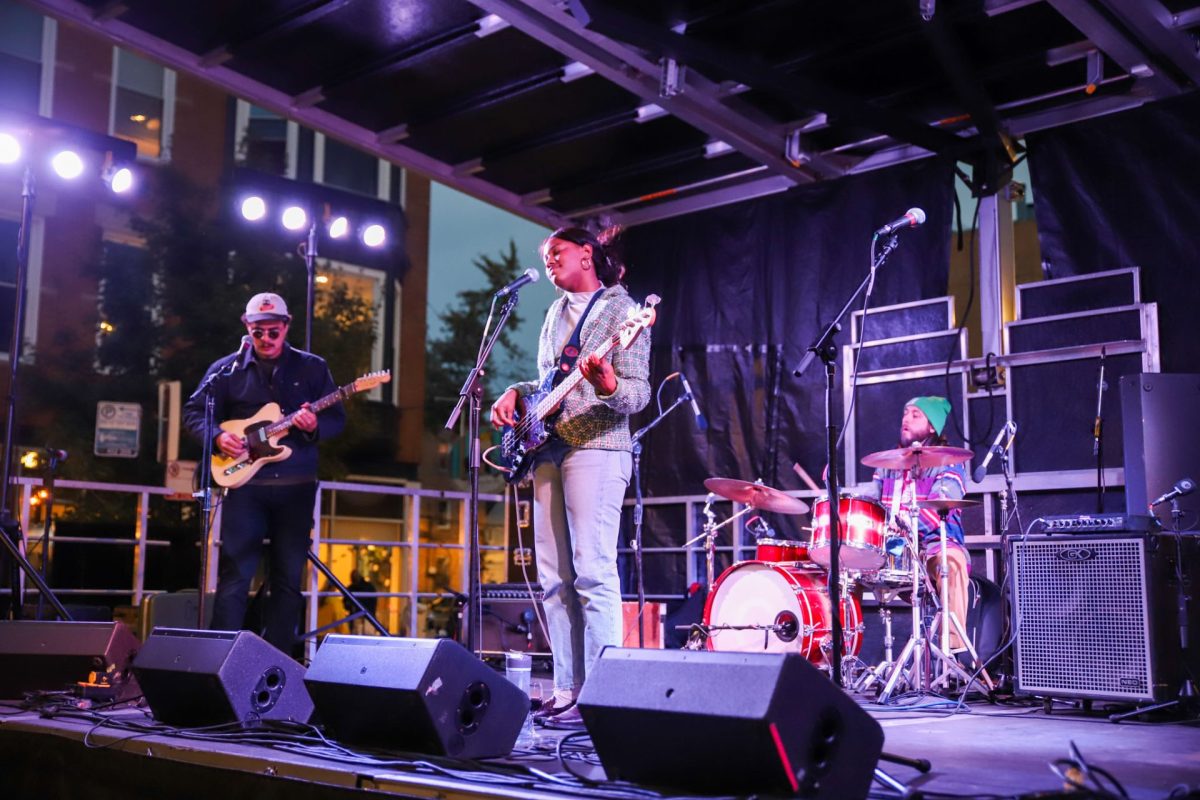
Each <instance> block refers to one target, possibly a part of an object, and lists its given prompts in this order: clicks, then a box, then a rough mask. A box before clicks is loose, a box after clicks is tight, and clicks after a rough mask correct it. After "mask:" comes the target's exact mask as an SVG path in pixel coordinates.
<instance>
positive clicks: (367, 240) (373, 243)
mask: <svg viewBox="0 0 1200 800" xmlns="http://www.w3.org/2000/svg"><path fill="white" fill-rule="evenodd" d="M386 240H387V233H386V232H385V231H384V229H383V226H382V225H380V224H379V223H376V222H373V223H371V224H370V225H368V226H366V227H365V228H363V231H362V243H363V244H365V245H366V246H367V247H383V243H384V242H385V241H386Z"/></svg>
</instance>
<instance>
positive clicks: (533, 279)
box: [496, 267, 541, 297]
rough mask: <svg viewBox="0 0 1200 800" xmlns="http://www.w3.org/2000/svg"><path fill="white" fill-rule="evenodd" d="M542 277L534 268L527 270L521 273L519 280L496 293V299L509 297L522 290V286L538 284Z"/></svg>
mask: <svg viewBox="0 0 1200 800" xmlns="http://www.w3.org/2000/svg"><path fill="white" fill-rule="evenodd" d="M540 277H541V275H540V274H539V273H538V271H537V270H536V269H534V268H533V267H530V268H529V269H527V270H525V271H524V272H522V273H521V277H519V278H517V279H516V280H515V281H512V282H511V283H509V284H508V285H507V286H505V287H504V288H503V289H501V290H500V291H498V292H496V297H508V296H509V295H510V294H512V293H513V292H515V291H517V290H518V289H520V288H521V287H522V286H524V285H525V284H527V283H537V282H538V278H540Z"/></svg>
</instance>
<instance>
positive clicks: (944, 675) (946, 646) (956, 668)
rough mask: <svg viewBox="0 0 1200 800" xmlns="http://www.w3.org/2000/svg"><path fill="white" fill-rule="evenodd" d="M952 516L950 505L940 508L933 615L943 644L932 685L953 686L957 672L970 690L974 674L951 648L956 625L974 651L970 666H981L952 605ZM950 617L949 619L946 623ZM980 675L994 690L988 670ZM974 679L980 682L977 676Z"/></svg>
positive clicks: (991, 689)
mask: <svg viewBox="0 0 1200 800" xmlns="http://www.w3.org/2000/svg"><path fill="white" fill-rule="evenodd" d="M948 516H950V510H949V509H942V510H941V511H939V512H938V520H939V522H938V543H939V544H940V545H941V552H940V553H938V578H939V579H940V580H939V583H938V586H939V589H940V591H939V593H938V594H939V595H940V600H939V602H938V612H937V614H936V615H935V616H934V618H933V627H932V631H931V632H932V633H940V634H941V639H940V640H941V648H940V649H939V648H934V653H935V654H936V655H937V657H938V661H939V663H940V664H941V671H940V674H939V675H938V677H937V678H936V679H935V680H934V681H933V684H932V685H933V686H939V685H940V686H944V687H946V688H947V689H948V688H949V687H950V676H951V675H957V676H958V677H959V679H960V680H961V681H962V682H963V692H964V693H966V692H969V691H970V690H971V684H972V683H973V681H971V674H970V673H969V672H967V671H966V670H965V669H963V667H962V664H960V663H959V661H958V659H957V658H955V657H954V655H953V653H951V652H950V626H951V625H953V626H954V630H955V632H956V633H957V634H958V638H959V640H960V641H961V642H962V643H963V644H964V645H966V648H967V652H968V653H970V654H971V667H972V668H973V669H979V666H980V663H979V654H978V653H977V652H975V645H973V644H971V639H970V637H969V636H967V632H966V630H965V629H964V628H963V624H962V621H961V620H959V618H958V615H957V614H955V613H954V610H953V609H951V608H950V562H949V554H948V552H947V551H948V550H949V547H948V538H947V536H946V518H947V517H948ZM947 620H949V623H947ZM980 679H982V684H983V686H984V687H986V689H987V691H988V692H992V691H995V688H996V687H995V684H993V683H992V678H991V676H990V675H988V674H987V670H982V671H980ZM974 682H979V679H977V680H976V681H974Z"/></svg>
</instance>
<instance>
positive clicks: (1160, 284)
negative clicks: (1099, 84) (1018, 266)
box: [1026, 95, 1200, 372]
mask: <svg viewBox="0 0 1200 800" xmlns="http://www.w3.org/2000/svg"><path fill="white" fill-rule="evenodd" d="M1198 120H1200V97H1198V96H1196V95H1188V96H1186V97H1181V98H1178V99H1175V100H1170V101H1164V102H1160V103H1154V104H1153V105H1148V106H1144V107H1142V108H1139V109H1135V110H1132V111H1127V112H1124V113H1121V114H1114V115H1112V116H1108V117H1100V118H1098V119H1093V120H1088V121H1086V122H1080V123H1077V124H1075V125H1067V126H1063V127H1060V128H1053V129H1051V130H1047V131H1043V132H1041V133H1036V134H1029V136H1027V137H1026V144H1027V146H1028V148H1029V172H1030V177H1031V179H1032V182H1033V191H1034V211H1035V213H1036V214H1037V224H1038V242H1039V243H1040V245H1041V250H1042V261H1043V266H1044V269H1045V270H1046V272H1047V275H1046V277H1051V278H1062V277H1066V276H1068V275H1082V274H1086V273H1089V272H1099V271H1102V270H1108V269H1116V268H1119V267H1128V266H1138V267H1141V269H1142V299H1143V300H1147V301H1153V302H1157V303H1158V320H1159V338H1160V345H1161V349H1162V370H1163V372H1200V337H1197V336H1196V335H1195V331H1196V322H1195V319H1196V309H1197V308H1200V256H1198V255H1197V249H1198V247H1200V240H1198V239H1197V235H1196V220H1198V219H1200V132H1198V129H1197V121H1198Z"/></svg>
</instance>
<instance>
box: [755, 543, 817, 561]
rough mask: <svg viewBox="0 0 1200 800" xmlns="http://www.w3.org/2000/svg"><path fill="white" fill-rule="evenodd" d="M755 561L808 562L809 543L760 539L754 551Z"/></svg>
mask: <svg viewBox="0 0 1200 800" xmlns="http://www.w3.org/2000/svg"><path fill="white" fill-rule="evenodd" d="M754 559H755V561H774V562H781V561H808V542H794V541H791V540H789V539H759V540H758V546H757V547H756V548H755V549H754Z"/></svg>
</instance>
